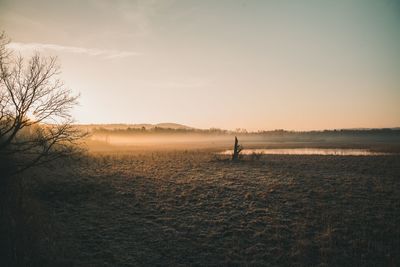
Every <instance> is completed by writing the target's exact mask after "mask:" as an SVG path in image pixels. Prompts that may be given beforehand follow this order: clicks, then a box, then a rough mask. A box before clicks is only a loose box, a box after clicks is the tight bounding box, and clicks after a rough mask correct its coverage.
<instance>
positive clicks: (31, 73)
mask: <svg viewBox="0 0 400 267" xmlns="http://www.w3.org/2000/svg"><path fill="white" fill-rule="evenodd" d="M8 42H9V41H8V39H7V37H6V35H5V34H4V33H2V34H0V162H1V163H0V164H1V165H2V166H0V167H1V168H2V170H0V171H1V172H2V173H3V174H4V173H6V172H9V173H18V172H22V171H24V170H26V169H28V168H30V167H33V166H36V165H39V164H43V163H45V162H48V161H51V160H54V159H57V158H60V157H62V156H66V155H70V154H71V153H73V152H74V151H75V150H74V146H73V144H75V143H76V141H77V140H78V139H80V138H81V137H82V134H81V132H79V131H78V130H77V129H75V128H74V127H73V126H72V117H71V115H70V111H71V108H72V107H73V106H74V105H75V104H76V103H77V96H74V95H72V93H71V90H69V89H67V88H65V87H64V84H63V83H62V82H61V81H60V80H59V78H58V76H59V74H60V68H59V66H58V65H57V64H56V58H54V57H49V58H46V57H42V56H41V55H39V54H35V55H33V56H32V57H30V58H29V59H28V60H26V59H24V58H23V57H21V56H14V55H13V53H12V51H11V50H9V49H8V48H7V44H8ZM7 162H8V165H7V164H6V163H7ZM10 164H12V167H10Z"/></svg>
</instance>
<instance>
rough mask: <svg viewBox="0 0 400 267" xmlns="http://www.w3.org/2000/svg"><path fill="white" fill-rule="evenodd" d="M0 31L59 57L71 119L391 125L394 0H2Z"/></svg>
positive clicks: (251, 125)
mask: <svg viewBox="0 0 400 267" xmlns="http://www.w3.org/2000/svg"><path fill="white" fill-rule="evenodd" d="M1 29H2V30H5V31H6V33H7V34H8V36H9V37H10V38H11V39H12V41H13V43H11V45H10V47H11V48H13V49H16V50H19V51H21V53H29V52H30V51H32V50H37V51H40V52H42V53H45V54H51V55H57V56H58V57H59V62H60V64H61V65H62V71H63V74H62V78H63V79H64V81H65V83H66V84H67V85H68V86H69V87H71V88H72V89H73V90H74V91H75V92H78V93H80V94H81V98H80V106H79V107H77V108H76V109H75V111H74V116H75V118H76V120H77V121H78V122H80V123H112V122H123V123H142V122H148V123H157V122H177V123H183V124H187V125H190V126H194V127H200V128H209V127H220V128H228V129H235V128H239V127H240V128H247V129H249V130H256V129H276V128H284V129H298V130H304V129H323V128H352V127H393V126H400V1H395V0H376V1H372V0H371V1H368V0H360V1H355V0H354V1H352V0H342V1H338V0H335V1H324V0H315V1H311V0H310V1H300V0H293V1H278V0H275V1H272V0H271V1H268V0H262V1H244V0H242V1H239V0H238V1H234V0H231V1H221V0H219V1H215V0H210V1H205V0H201V1H200V0H199V1H174V0H164V1H155V0H153V1H152V0H143V1H132V0H126V1H111V0H109V1H107V0H87V1H84V0H75V1H71V0H69V1H61V0H60V1H55V0H43V1H34V0H27V1H19V0H0V30H1Z"/></svg>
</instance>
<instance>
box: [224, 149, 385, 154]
mask: <svg viewBox="0 0 400 267" xmlns="http://www.w3.org/2000/svg"><path fill="white" fill-rule="evenodd" d="M232 153H233V151H232V150H226V151H223V152H221V153H220V154H224V155H231V154H232ZM241 154H243V155H251V154H266V155H334V156H379V155H388V153H383V152H374V151H370V150H368V149H352V148H351V149H350V148H270V149H243V150H242V152H241Z"/></svg>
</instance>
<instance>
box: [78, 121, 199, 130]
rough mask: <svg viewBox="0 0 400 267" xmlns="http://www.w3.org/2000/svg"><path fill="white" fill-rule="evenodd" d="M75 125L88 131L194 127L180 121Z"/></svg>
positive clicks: (185, 128) (187, 128)
mask: <svg viewBox="0 0 400 267" xmlns="http://www.w3.org/2000/svg"><path fill="white" fill-rule="evenodd" d="M75 127H77V128H79V129H83V130H87V131H92V130H93V129H105V130H125V129H129V128H130V129H142V128H145V129H146V130H150V129H153V128H156V127H158V128H164V129H179V130H182V129H184V130H189V129H194V128H193V127H189V126H186V125H183V124H179V123H169V122H164V123H157V124H150V123H139V124H124V123H112V124H76V125H75Z"/></svg>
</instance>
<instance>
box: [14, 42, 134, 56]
mask: <svg viewBox="0 0 400 267" xmlns="http://www.w3.org/2000/svg"><path fill="white" fill-rule="evenodd" d="M7 48H10V49H13V50H17V51H23V50H25V51H26V50H28V51H42V50H53V51H59V52H67V53H73V54H84V55H88V56H99V57H103V58H106V59H114V58H126V57H132V56H139V55H141V54H140V53H137V52H132V51H120V50H107V49H97V48H84V47H76V46H63V45H56V44H42V43H18V42H11V43H9V44H8V45H7Z"/></svg>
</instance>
